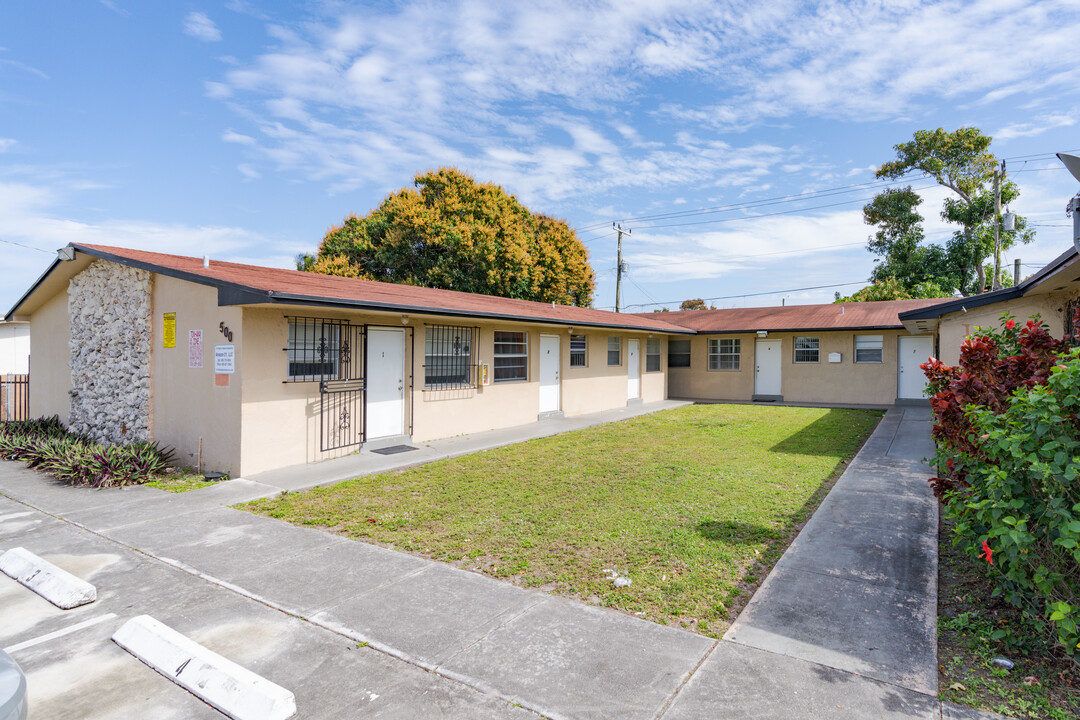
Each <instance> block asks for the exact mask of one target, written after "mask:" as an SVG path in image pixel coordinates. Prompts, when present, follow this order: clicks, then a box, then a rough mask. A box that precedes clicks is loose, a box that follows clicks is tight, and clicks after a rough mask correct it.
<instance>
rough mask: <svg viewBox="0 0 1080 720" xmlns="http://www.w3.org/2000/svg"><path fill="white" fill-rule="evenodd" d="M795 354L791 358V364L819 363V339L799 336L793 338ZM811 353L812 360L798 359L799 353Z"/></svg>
mask: <svg viewBox="0 0 1080 720" xmlns="http://www.w3.org/2000/svg"><path fill="white" fill-rule="evenodd" d="M794 345H795V352H794V354H793V357H792V362H794V363H795V364H796V365H813V364H814V363H820V362H821V338H820V337H818V336H816V335H801V336H799V337H796V338H795V342H794ZM800 352H803V353H811V352H812V353H813V354H814V359H813V360H810V359H809V358H808V357H806V356H804V357H803V359H801V360H800V359H799V353H800Z"/></svg>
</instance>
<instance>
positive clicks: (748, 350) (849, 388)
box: [668, 330, 907, 405]
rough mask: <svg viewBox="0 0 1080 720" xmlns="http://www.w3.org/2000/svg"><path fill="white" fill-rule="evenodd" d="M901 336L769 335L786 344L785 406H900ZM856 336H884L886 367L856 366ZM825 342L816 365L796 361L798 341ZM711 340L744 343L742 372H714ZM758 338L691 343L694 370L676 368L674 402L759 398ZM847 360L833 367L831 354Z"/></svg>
mask: <svg viewBox="0 0 1080 720" xmlns="http://www.w3.org/2000/svg"><path fill="white" fill-rule="evenodd" d="M900 334H905V335H906V334H907V333H906V332H903V331H897V330H872V331H865V332H864V331H860V332H857V333H856V332H852V331H844V332H806V333H775V332H770V333H769V337H768V339H769V340H780V342H781V350H780V352H781V370H780V374H781V394H782V395H783V398H784V401H785V402H807V403H830V404H832V403H840V404H852V405H887V404H892V403H893V402H895V401H896V389H897V337H898V336H899V335H900ZM855 335H881V336H882V362H880V363H856V362H855V361H854V359H855ZM796 336H810V337H817V338H819V352H818V357H819V360H818V362H816V363H796V362H795V361H794V353H795V337H796ZM710 337H711V338H738V339H739V340H740V346H741V347H740V350H741V358H740V367H739V370H711V371H710V370H708V369H707V368H708V341H709V339H710ZM756 340H757V337H756V336H755V335H752V334H739V335H713V336H707V335H701V336H696V337H693V338H692V339H691V342H690V367H688V368H678V367H675V368H670V370H669V371H668V375H669V377H670V384H669V388H668V393H669V394H670V396H671V397H677V398H691V399H700V400H734V401H741V402H747V401H750V400H751V399H752V398H753V395H754V373H755V364H754V349H755V343H756ZM834 352H838V353H840V354H841V358H842V359H841V362H839V363H830V362H829V361H828V358H829V354H830V353H834Z"/></svg>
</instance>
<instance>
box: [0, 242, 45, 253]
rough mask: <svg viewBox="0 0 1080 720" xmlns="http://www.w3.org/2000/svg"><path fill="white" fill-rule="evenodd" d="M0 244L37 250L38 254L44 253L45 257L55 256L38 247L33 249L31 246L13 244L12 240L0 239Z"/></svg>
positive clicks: (18, 243)
mask: <svg viewBox="0 0 1080 720" xmlns="http://www.w3.org/2000/svg"><path fill="white" fill-rule="evenodd" d="M0 242H2V243H7V244H8V245H18V246H19V247H21V248H26V249H27V250H37V251H38V252H40V253H45V254H46V255H54V254H55V253H53V252H50V251H48V250H42V249H41V248H39V247H34V246H33V245H23V244H22V243H20V242H15V241H14V240H5V239H4V238H0Z"/></svg>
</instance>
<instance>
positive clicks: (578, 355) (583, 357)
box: [570, 335, 589, 368]
mask: <svg viewBox="0 0 1080 720" xmlns="http://www.w3.org/2000/svg"><path fill="white" fill-rule="evenodd" d="M575 343H577V344H579V345H580V347H577V348H575V347H574V344H575ZM575 361H577V362H575ZM570 367H572V368H575V367H589V337H588V336H587V335H571V336H570Z"/></svg>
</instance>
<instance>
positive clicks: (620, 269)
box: [611, 223, 633, 312]
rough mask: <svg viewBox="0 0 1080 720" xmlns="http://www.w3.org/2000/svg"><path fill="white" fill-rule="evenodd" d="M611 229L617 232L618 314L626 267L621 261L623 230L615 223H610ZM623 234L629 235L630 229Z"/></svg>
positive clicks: (616, 275)
mask: <svg viewBox="0 0 1080 720" xmlns="http://www.w3.org/2000/svg"><path fill="white" fill-rule="evenodd" d="M611 227H612V228H613V229H615V230H617V231H618V232H619V255H618V265H617V266H616V268H615V312H619V308H620V307H621V301H622V274H623V273H624V272H626V266H625V265H623V261H622V236H623V229H622V225H621V224H619V225H617V224H615V223H611ZM625 232H626V234H627V235H629V234H630V233H631V232H633V231H632V230H630V228H627V229H626V231H625Z"/></svg>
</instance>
